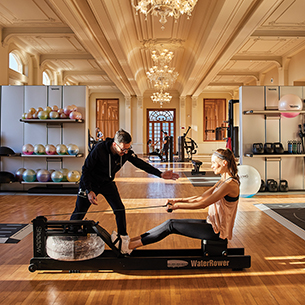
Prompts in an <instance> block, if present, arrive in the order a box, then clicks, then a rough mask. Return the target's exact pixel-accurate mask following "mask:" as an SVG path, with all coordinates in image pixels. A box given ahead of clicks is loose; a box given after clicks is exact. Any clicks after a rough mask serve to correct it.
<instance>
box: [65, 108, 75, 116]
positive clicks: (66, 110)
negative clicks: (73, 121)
mask: <svg viewBox="0 0 305 305" xmlns="http://www.w3.org/2000/svg"><path fill="white" fill-rule="evenodd" d="M73 110H74V108H73V107H72V106H71V105H68V106H66V107H65V108H64V114H65V115H66V116H69V114H70V112H72V111H73Z"/></svg>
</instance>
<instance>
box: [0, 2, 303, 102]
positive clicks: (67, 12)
mask: <svg viewBox="0 0 305 305" xmlns="http://www.w3.org/2000/svg"><path fill="white" fill-rule="evenodd" d="M0 26H1V27H2V44H3V45H4V46H8V45H11V43H13V44H14V45H16V46H18V47H20V48H22V49H23V50H25V51H27V52H29V53H30V54H33V55H39V57H40V65H42V67H51V68H53V69H55V70H57V71H59V72H60V73H62V75H63V77H64V81H69V82H70V83H74V84H80V85H88V86H89V89H90V90H91V91H92V92H93V91H104V92H115V91H120V92H121V93H122V94H123V95H124V96H133V95H137V96H143V95H144V93H145V92H147V90H149V91H151V92H152V86H151V84H150V83H149V81H148V79H147V76H146V72H147V71H148V70H149V68H150V67H152V65H153V62H152V59H151V51H152V50H153V49H155V48H167V49H169V50H171V51H173V52H174V58H173V60H172V65H173V66H174V67H175V71H177V72H178V73H179V76H178V79H177V81H176V83H175V85H174V89H175V90H176V91H178V93H179V95H181V96H187V95H191V96H199V94H201V93H202V92H228V93H230V94H233V93H234V91H236V90H237V89H238V87H239V86H241V85H247V84H253V83H255V84H260V82H261V81H262V80H263V79H264V75H265V73H267V72H268V71H269V70H271V69H274V68H275V67H277V68H279V69H282V68H284V65H285V63H286V62H287V59H289V58H290V57H291V56H293V55H294V54H296V53H298V52H300V51H301V50H303V49H304V48H305V14H304V0H213V1H211V0H198V2H197V4H196V6H195V9H194V11H193V13H192V16H191V18H190V19H189V20H188V19H187V17H186V16H182V17H180V18H179V19H178V21H177V22H175V21H173V20H172V18H168V22H167V23H166V24H165V29H164V30H161V24H160V22H159V18H158V17H153V16H148V18H147V20H145V17H144V16H143V15H142V14H138V15H136V14H135V9H134V8H133V7H132V6H131V3H130V0H14V1H11V0H0Z"/></svg>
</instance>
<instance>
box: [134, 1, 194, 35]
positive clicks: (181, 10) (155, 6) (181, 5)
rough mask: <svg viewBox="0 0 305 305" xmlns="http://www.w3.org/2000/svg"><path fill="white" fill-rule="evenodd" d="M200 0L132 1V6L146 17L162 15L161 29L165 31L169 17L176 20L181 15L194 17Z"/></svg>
mask: <svg viewBox="0 0 305 305" xmlns="http://www.w3.org/2000/svg"><path fill="white" fill-rule="evenodd" d="M197 1H198V0H137V4H135V3H134V2H135V0H131V5H132V6H133V7H134V8H135V9H136V14H137V13H138V11H140V12H141V13H143V14H144V15H145V17H146V18H145V20H147V15H148V14H150V13H151V14H152V15H153V16H158V15H160V20H159V21H160V23H161V24H162V26H161V29H162V30H164V24H165V23H166V22H167V19H166V18H167V17H174V18H175V19H176V20H177V19H178V18H179V17H180V15H183V14H186V15H187V16H188V17H187V18H188V19H189V17H190V16H191V15H192V11H193V9H194V6H195V5H196V3H197Z"/></svg>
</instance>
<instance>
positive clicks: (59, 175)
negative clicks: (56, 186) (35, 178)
mask: <svg viewBox="0 0 305 305" xmlns="http://www.w3.org/2000/svg"><path fill="white" fill-rule="evenodd" d="M63 177H64V175H63V174H62V172H60V171H54V172H53V173H52V174H51V179H52V181H53V182H61V181H62V179H63Z"/></svg>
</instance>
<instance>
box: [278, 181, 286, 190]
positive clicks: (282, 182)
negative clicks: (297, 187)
mask: <svg viewBox="0 0 305 305" xmlns="http://www.w3.org/2000/svg"><path fill="white" fill-rule="evenodd" d="M279 191H280V192H288V181H287V180H280V185H279Z"/></svg>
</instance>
